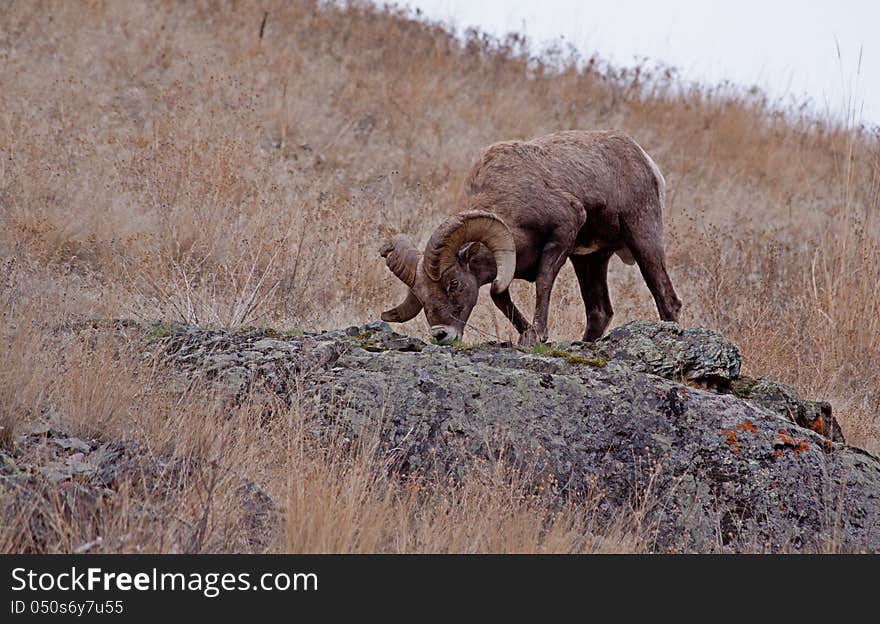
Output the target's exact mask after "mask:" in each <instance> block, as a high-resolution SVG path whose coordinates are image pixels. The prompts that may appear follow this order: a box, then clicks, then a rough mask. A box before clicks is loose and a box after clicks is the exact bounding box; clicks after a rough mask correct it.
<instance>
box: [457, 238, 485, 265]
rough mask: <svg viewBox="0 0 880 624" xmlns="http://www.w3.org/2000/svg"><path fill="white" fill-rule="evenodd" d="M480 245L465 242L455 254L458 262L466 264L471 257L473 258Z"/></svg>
mask: <svg viewBox="0 0 880 624" xmlns="http://www.w3.org/2000/svg"><path fill="white" fill-rule="evenodd" d="M480 247H481V244H480V243H465V244H464V245H462V247H461V249H459V250H458V252H457V253H456V254H455V255H456V256H457V257H458V261H459V262H461V263H462V264H464V265H467V264H468V263H469V262H470V261H471V258H473V257H474V256H475V255H476V254H477V252H478V251H479V250H480Z"/></svg>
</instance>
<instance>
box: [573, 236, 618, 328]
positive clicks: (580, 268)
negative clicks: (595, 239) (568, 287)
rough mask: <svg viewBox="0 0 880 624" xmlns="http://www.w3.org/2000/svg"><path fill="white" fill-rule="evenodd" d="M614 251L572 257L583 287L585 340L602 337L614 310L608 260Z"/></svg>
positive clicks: (579, 281) (579, 282)
mask: <svg viewBox="0 0 880 624" xmlns="http://www.w3.org/2000/svg"><path fill="white" fill-rule="evenodd" d="M613 253H614V252H613V251H610V250H607V249H601V250H599V251H597V252H595V253H592V254H590V255H587V256H571V257H570V258H569V260H571V263H572V265H574V272H575V275H577V279H578V284H579V285H580V287H581V297H582V298H583V300H584V308H585V309H586V313H587V326H586V329H585V330H584V340H586V341H594V340H598V339H599V338H601V337H602V334H604V333H605V330H606V329H608V324H609V323H611V317H612V316H613V315H614V310H613V309H612V307H611V298H610V297H609V296H608V260H609V259H610V258H611V256H612V255H613Z"/></svg>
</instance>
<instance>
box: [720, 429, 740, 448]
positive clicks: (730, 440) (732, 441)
mask: <svg viewBox="0 0 880 624" xmlns="http://www.w3.org/2000/svg"><path fill="white" fill-rule="evenodd" d="M721 435H723V436H725V437H726V438H727V439H726V440H724V443H725V444H726V445H727V446H729V447H730V450H731V452H733V453H739V441H738V440H737V439H736V431H734V430H733V429H722V430H721Z"/></svg>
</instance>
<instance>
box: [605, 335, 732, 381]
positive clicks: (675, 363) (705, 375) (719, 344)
mask: <svg viewBox="0 0 880 624" xmlns="http://www.w3.org/2000/svg"><path fill="white" fill-rule="evenodd" d="M598 346H599V347H600V348H601V350H602V351H604V352H605V353H607V354H608V356H609V358H610V359H611V360H613V361H616V362H620V363H621V364H624V365H625V366H626V367H627V368H629V369H630V370H636V371H640V372H644V373H652V374H654V375H660V376H661V377H666V378H667V379H683V380H694V381H703V382H708V383H715V384H721V385H724V384H726V383H728V382H730V381H731V380H733V379H735V378H737V377H738V376H739V371H740V357H739V349H737V348H736V345H734V344H733V343H731V342H729V341H727V340H725V338H724V337H723V336H722V335H721V334H719V333H718V332H716V331H713V330H711V329H705V328H703V327H690V328H687V329H683V328H682V327H680V326H678V325H676V324H675V323H654V322H650V321H633V322H631V323H627V324H626V325H623V326H621V327H618V328H616V329H614V330H612V331H611V332H610V333H609V334H608V335H607V336H605V337H603V338H601V339H600V340H599V341H598Z"/></svg>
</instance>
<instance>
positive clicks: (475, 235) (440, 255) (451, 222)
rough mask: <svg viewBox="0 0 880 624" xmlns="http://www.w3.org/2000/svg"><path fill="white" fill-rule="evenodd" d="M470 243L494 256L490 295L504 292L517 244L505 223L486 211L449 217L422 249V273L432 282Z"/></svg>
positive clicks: (511, 269) (512, 268) (438, 277)
mask: <svg viewBox="0 0 880 624" xmlns="http://www.w3.org/2000/svg"><path fill="white" fill-rule="evenodd" d="M469 242H477V243H483V244H484V245H485V246H486V247H488V248H489V251H491V252H492V255H494V256H495V267H496V274H495V281H494V282H492V292H494V293H499V292H503V291H505V290H507V287H508V286H510V282H511V281H513V274H514V272H515V271H516V243H515V242H514V240H513V235H512V234H511V233H510V230H509V229H508V227H507V226H506V225H505V224H504V221H502V220H501V219H499V218H498V217H497V216H495V215H493V214H492V213H489V212H483V211H482V210H470V211H467V212H461V213H459V214H457V215H453V216H451V217H449V218H448V219H447V220H446V221H444V222H443V223H442V224H441V225H440V227H438V228H437V229H436V230H435V231H434V233H433V234H432V235H431V238H430V240H428V244H427V246H426V247H425V257H424V260H423V266H424V270H425V274H426V275H427V276H428V277H429V278H431V279H432V280H434V281H435V282H436V281H437V280H439V279H440V276H441V275H443V272H444V271H445V270H446V269H448V268H449V267H450V266H451V265H452V263H453V262H455V254H456V252H458V250H459V249H461V247H462V245H464V244H465V243H469Z"/></svg>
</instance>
